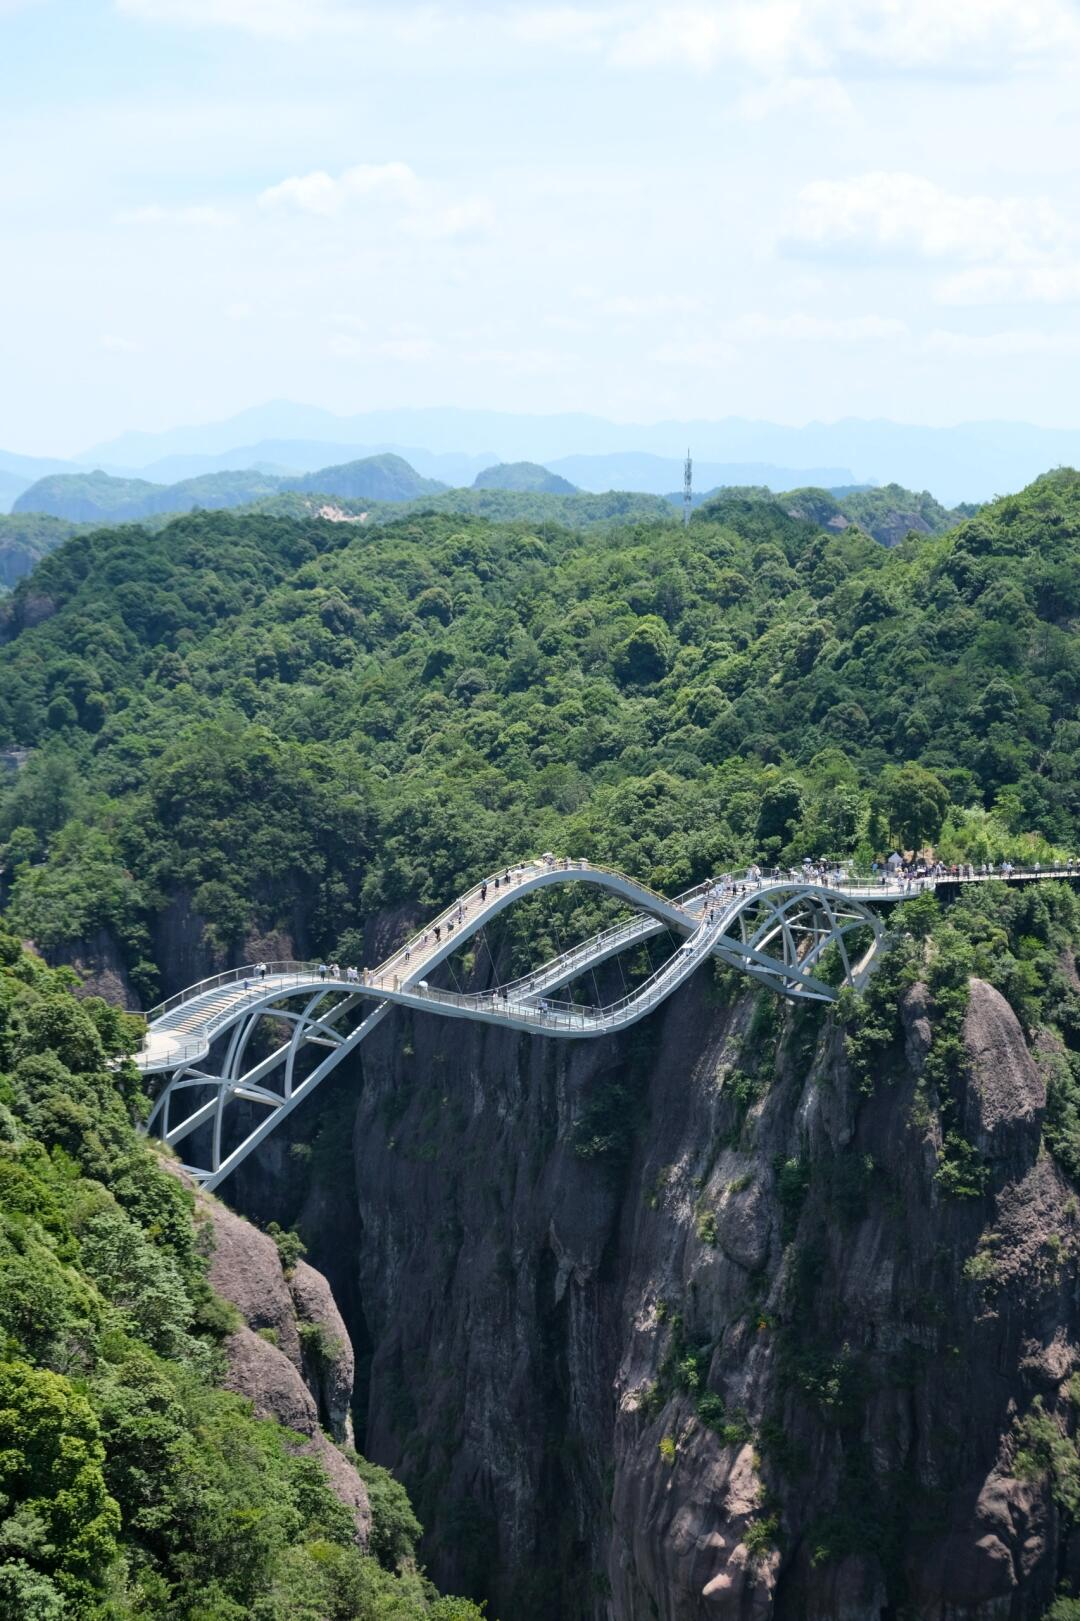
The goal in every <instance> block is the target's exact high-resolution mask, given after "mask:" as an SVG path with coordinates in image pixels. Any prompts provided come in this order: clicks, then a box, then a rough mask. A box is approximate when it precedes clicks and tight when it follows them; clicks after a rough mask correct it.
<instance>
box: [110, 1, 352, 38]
mask: <svg viewBox="0 0 1080 1621" xmlns="http://www.w3.org/2000/svg"><path fill="white" fill-rule="evenodd" d="M115 4H116V9H117V10H118V11H120V12H123V13H124V15H125V16H128V17H135V18H138V19H139V20H140V21H142V22H150V23H166V24H172V25H175V26H179V27H181V28H233V29H238V30H240V31H241V32H244V33H249V34H261V35H264V36H266V37H268V38H277V39H284V40H289V39H298V38H300V37H302V36H303V35H306V34H311V33H317V32H319V31H321V30H324V29H326V28H327V27H330V26H333V25H334V24H335V22H340V21H341V19H342V13H341V10H340V9H339V8H338V7H336V6H331V5H326V4H324V3H323V0H115Z"/></svg>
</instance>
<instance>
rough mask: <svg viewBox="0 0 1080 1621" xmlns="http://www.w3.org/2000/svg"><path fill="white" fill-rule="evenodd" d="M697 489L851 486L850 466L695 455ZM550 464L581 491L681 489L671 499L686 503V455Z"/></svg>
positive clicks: (622, 455) (620, 455) (581, 458)
mask: <svg viewBox="0 0 1080 1621" xmlns="http://www.w3.org/2000/svg"><path fill="white" fill-rule="evenodd" d="M693 460H694V468H693V476H694V487H695V489H698V490H714V489H730V488H733V487H740V488H741V487H742V486H744V485H754V486H761V487H763V488H766V489H769V490H789V489H791V488H792V486H793V485H796V484H814V485H818V484H820V485H822V486H824V487H826V488H828V487H831V486H832V485H833V484H845V483H848V484H849V483H852V482H853V479H852V474H851V471H850V469H848V468H847V467H826V466H814V467H800V466H798V465H794V464H793V465H790V466H786V467H785V466H782V465H779V464H777V463H774V462H759V461H732V462H728V461H713V460H711V459H706V458H704V457H702V456H695V457H694V459H693ZM549 466H550V467H551V468H552V470H553V471H554V472H557V473H560V474H561V475H562V477H563V478H567V479H570V480H571V481H572V482H573V483H574V484H575V485H576V486H577V487H578V488H579V489H582V490H596V491H600V490H640V491H642V492H643V493H644V492H648V493H650V494H653V495H667V494H668V493H669V492H670V491H673V490H675V491H677V492H678V493H677V495H674V496H672V499H673V500H676V501H678V502H679V504H680V505H681V504H682V481H683V457H682V456H678V457H676V456H654V455H651V454H649V453H647V452H645V451H636V450H635V451H619V452H617V453H614V454H608V455H592V454H585V453H583V454H581V455H575V456H563V457H559V458H556V459H550V460H549Z"/></svg>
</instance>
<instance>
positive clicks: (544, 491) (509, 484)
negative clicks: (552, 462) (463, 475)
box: [473, 462, 577, 495]
mask: <svg viewBox="0 0 1080 1621" xmlns="http://www.w3.org/2000/svg"><path fill="white" fill-rule="evenodd" d="M473 489H474V490H528V491H532V492H534V493H536V494H540V495H574V494H576V493H577V485H576V484H571V483H570V480H569V479H566V478H561V477H560V475H559V474H558V473H553V472H551V471H550V469H549V468H547V467H541V466H540V464H539V462H499V463H497V465H496V466H494V467H485V468H484V470H483V472H481V473H477V475H476V477H475V478H474V479H473Z"/></svg>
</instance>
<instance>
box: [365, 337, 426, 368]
mask: <svg viewBox="0 0 1080 1621" xmlns="http://www.w3.org/2000/svg"><path fill="white" fill-rule="evenodd" d="M375 353H376V354H377V355H383V356H385V357H386V359H387V360H403V361H406V362H407V363H408V364H410V365H414V366H415V365H417V364H419V363H420V362H422V361H425V360H430V359H431V358H432V356H433V355H434V354H435V345H434V344H433V343H431V342H430V341H429V340H428V339H427V338H386V339H384V341H383V342H382V343H378V344H376V345H375Z"/></svg>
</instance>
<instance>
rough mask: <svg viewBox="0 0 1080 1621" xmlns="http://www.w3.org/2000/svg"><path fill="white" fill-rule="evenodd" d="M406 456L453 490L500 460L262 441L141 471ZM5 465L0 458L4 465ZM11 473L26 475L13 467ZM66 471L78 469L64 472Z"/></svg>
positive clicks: (290, 468)
mask: <svg viewBox="0 0 1080 1621" xmlns="http://www.w3.org/2000/svg"><path fill="white" fill-rule="evenodd" d="M385 455H394V456H401V457H402V458H403V459H404V460H405V461H407V462H408V464H409V466H410V467H413V468H415V469H416V471H417V472H418V473H421V474H423V476H424V477H425V478H437V479H439V480H440V482H441V483H443V484H445V485H446V486H447V487H448V488H457V487H458V486H459V485H463V484H471V483H472V481H473V479H474V478H475V477H476V475H477V473H479V472H481V471H482V470H483V469H484V468H485V467H490V466H491V464H492V463H493V462H496V461H498V459H499V458H498V454H497V452H496V451H494V450H491V451H489V452H488V453H487V454H486V455H469V456H466V455H461V454H457V453H454V452H449V451H448V452H441V453H433V452H432V451H430V450H424V449H423V448H422V447H421V446H420V445H402V444H385V443H382V444H340V443H337V442H335V441H332V440H327V439H259V440H257V441H255V442H254V443H252V444H236V445H233V446H231V447H230V448H229V449H228V450H222V451H214V452H213V453H211V452H209V451H194V452H192V453H191V454H187V455H173V456H161V457H159V458H158V459H157V460H156V461H152V462H149V463H147V465H146V466H145V467H140V468H139V473H140V474H141V476H142V477H143V478H149V479H153V480H154V481H155V483H159V484H175V483H176V482H177V481H178V480H180V479H188V478H198V477H199V476H200V475H201V474H203V473H224V472H228V471H230V470H235V469H237V468H241V469H246V470H251V471H254V472H258V473H273V474H276V475H277V476H278V477H280V478H289V479H293V478H300V477H302V476H303V475H304V474H305V473H313V472H315V471H316V470H317V469H318V468H322V467H341V466H343V465H344V464H345V463H347V462H354V461H360V460H362V459H364V458H366V457H368V456H385ZM3 466H4V463H3V461H2V459H0V467H3ZM107 470H108V471H110V472H113V473H117V474H120V475H124V474H127V473H129V472H130V471H131V469H130V468H126V467H118V466H110V467H109V468H108V469H107ZM12 471H15V472H21V471H22V469H20V468H14V469H12ZM59 471H60V469H59V468H46V467H42V468H40V469H39V470H38V471H37V472H36V473H32V474H30V475H28V476H27V478H26V483H30V480H31V478H38V477H40V476H41V474H42V473H46V472H59ZM63 471H65V472H72V471H74V469H73V468H65V469H63Z"/></svg>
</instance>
